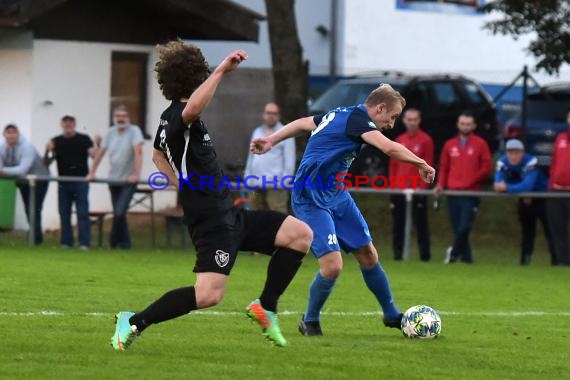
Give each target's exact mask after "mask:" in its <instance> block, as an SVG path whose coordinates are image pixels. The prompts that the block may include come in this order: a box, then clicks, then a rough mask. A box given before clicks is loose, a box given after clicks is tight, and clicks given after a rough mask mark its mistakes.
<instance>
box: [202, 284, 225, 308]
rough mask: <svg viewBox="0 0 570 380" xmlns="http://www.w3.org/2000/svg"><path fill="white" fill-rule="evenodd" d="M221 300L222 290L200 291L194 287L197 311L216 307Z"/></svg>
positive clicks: (222, 296)
mask: <svg viewBox="0 0 570 380" xmlns="http://www.w3.org/2000/svg"><path fill="white" fill-rule="evenodd" d="M223 298H224V290H223V289H204V288H202V289H200V287H196V306H198V309H205V308H207V307H212V306H216V305H217V304H219V303H220V302H221V301H222V299H223Z"/></svg>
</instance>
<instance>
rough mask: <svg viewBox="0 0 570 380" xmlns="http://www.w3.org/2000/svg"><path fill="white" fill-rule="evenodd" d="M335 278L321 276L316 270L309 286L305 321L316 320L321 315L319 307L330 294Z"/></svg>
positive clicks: (320, 307) (321, 306)
mask: <svg viewBox="0 0 570 380" xmlns="http://www.w3.org/2000/svg"><path fill="white" fill-rule="evenodd" d="M335 282H336V280H331V279H330V278H326V277H323V276H322V275H321V272H317V275H316V276H315V279H314V280H313V282H312V283H311V287H310V288H309V304H308V305H307V311H306V312H305V318H304V320H305V321H306V322H318V321H319V320H320V316H321V309H322V308H323V305H324V304H325V302H327V299H328V298H329V295H330V294H331V292H332V290H333V287H334V284H335Z"/></svg>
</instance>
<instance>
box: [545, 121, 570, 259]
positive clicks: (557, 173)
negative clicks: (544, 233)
mask: <svg viewBox="0 0 570 380" xmlns="http://www.w3.org/2000/svg"><path fill="white" fill-rule="evenodd" d="M566 121H567V123H568V128H569V129H568V130H566V131H564V132H561V133H559V134H558V136H556V140H555V141H554V148H553V150H552V162H551V164H550V182H549V184H548V187H549V189H550V190H551V191H553V192H557V193H560V192H570V165H569V163H570V110H569V111H568V114H567V115H566ZM568 195H569V198H550V199H548V200H547V202H546V208H547V215H548V222H549V224H550V228H551V231H552V243H553V245H554V252H555V254H556V258H557V260H558V265H563V266H570V249H569V248H568V219H569V217H570V194H568Z"/></svg>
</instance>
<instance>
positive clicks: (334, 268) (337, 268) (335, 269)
mask: <svg viewBox="0 0 570 380" xmlns="http://www.w3.org/2000/svg"><path fill="white" fill-rule="evenodd" d="M341 273H342V261H340V262H334V263H328V264H327V265H324V266H323V267H321V274H322V275H323V276H324V277H326V278H328V279H331V280H336V279H337V278H338V277H339V276H340V274H341Z"/></svg>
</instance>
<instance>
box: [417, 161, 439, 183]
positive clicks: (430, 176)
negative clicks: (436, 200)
mask: <svg viewBox="0 0 570 380" xmlns="http://www.w3.org/2000/svg"><path fill="white" fill-rule="evenodd" d="M419 171H420V175H421V176H422V180H423V181H424V182H426V183H432V182H433V180H434V179H435V169H434V168H432V167H431V166H429V165H428V164H425V165H424V166H422V167H421V168H420V169H419Z"/></svg>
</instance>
